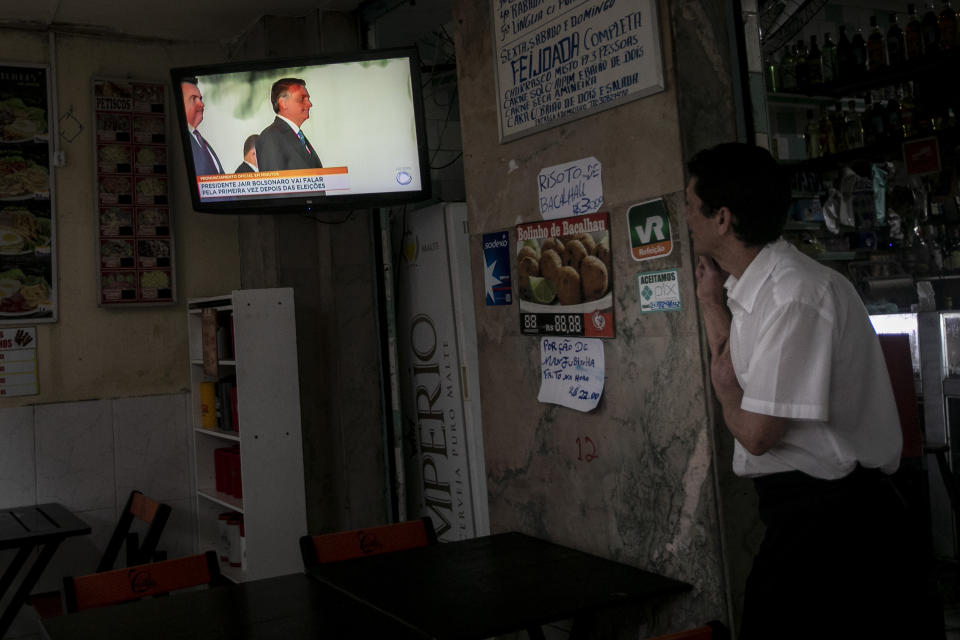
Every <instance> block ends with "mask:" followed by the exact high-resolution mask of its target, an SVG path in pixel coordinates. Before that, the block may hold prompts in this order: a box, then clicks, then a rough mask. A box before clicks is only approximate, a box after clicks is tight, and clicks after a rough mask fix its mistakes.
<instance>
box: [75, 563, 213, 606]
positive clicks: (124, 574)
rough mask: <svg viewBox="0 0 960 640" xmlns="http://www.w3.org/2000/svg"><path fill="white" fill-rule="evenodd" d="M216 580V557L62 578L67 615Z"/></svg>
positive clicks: (144, 565)
mask: <svg viewBox="0 0 960 640" xmlns="http://www.w3.org/2000/svg"><path fill="white" fill-rule="evenodd" d="M219 580H220V565H219V564H218V563H217V556H216V553H214V552H213V551H208V552H206V553H203V554H200V555H195V556H188V557H186V558H176V559H174V560H164V561H162V562H152V563H149V564H141V565H136V566H133V567H129V568H126V569H115V570H113V571H106V572H104V573H92V574H90V575H86V576H80V577H77V578H70V577H67V578H64V579H63V586H64V596H65V598H66V602H67V612H68V613H74V612H76V611H82V610H84V609H90V608H93V607H103V606H107V605H112V604H119V603H121V602H127V601H130V600H137V599H139V598H143V597H146V596H154V595H158V594H163V593H168V592H170V591H176V590H177V589H185V588H187V587H195V586H197V585H203V584H207V585H213V584H216V583H217V582H218V581H219Z"/></svg>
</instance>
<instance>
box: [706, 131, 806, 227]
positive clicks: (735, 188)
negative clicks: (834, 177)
mask: <svg viewBox="0 0 960 640" xmlns="http://www.w3.org/2000/svg"><path fill="white" fill-rule="evenodd" d="M687 172H688V173H689V175H690V178H695V179H696V182H695V183H694V186H693V190H694V192H696V194H697V197H698V198H700V200H701V201H703V205H702V207H701V213H702V214H703V215H704V216H706V217H708V218H712V217H713V216H715V215H716V214H717V211H719V210H720V209H721V208H722V207H726V208H728V209H729V210H730V212H731V213H733V219H732V221H731V224H732V226H733V233H734V235H735V236H736V238H737V239H738V240H740V241H741V242H743V243H744V244H746V245H748V246H763V245H765V244H767V243H769V242H773V241H774V240H776V239H777V238H779V237H780V234H781V232H782V231H783V227H784V225H785V224H786V222H787V209H788V208H789V206H790V179H789V176H788V175H787V172H786V171H784V170H783V169H782V168H781V167H780V165H778V164H777V161H776V160H774V159H773V156H771V155H770V152H769V151H767V150H766V149H764V148H762V147H756V146H753V145H748V144H743V143H740V142H727V143H724V144H718V145H717V146H715V147H713V148H710V149H704V150H702V151H698V152H697V153H696V154H695V155H694V156H693V158H691V159H690V161H689V162H687Z"/></svg>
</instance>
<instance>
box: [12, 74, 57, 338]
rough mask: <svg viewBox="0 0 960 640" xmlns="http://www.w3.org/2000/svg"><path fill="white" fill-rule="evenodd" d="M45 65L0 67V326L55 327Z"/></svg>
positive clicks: (51, 192) (51, 202)
mask: <svg viewBox="0 0 960 640" xmlns="http://www.w3.org/2000/svg"><path fill="white" fill-rule="evenodd" d="M50 95H51V92H50V72H49V68H48V67H46V66H45V65H29V64H16V63H14V64H2V63H0V325H11V324H14V325H22V324H23V323H24V322H29V323H31V324H32V323H39V322H56V320H57V252H56V239H55V236H56V224H54V211H55V207H54V198H53V179H52V175H51V174H52V165H53V163H52V162H51V157H52V146H51V145H52V141H51V136H50V131H51V130H52V127H51V117H52V116H51V108H52V105H50V104H49V96H50Z"/></svg>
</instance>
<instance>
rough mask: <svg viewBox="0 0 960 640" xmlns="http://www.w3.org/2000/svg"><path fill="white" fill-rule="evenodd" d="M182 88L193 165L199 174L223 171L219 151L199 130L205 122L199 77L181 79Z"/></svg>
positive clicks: (212, 173) (206, 174) (213, 173)
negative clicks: (198, 84) (198, 86)
mask: <svg viewBox="0 0 960 640" xmlns="http://www.w3.org/2000/svg"><path fill="white" fill-rule="evenodd" d="M180 90H181V92H182V93H183V110H184V113H185V114H186V116H187V130H189V131H190V149H191V151H193V166H194V167H195V168H196V170H197V175H198V176H209V175H215V174H218V173H223V165H222V164H220V158H218V157H217V152H216V151H214V150H213V147H211V146H210V143H208V142H207V141H206V140H205V139H204V138H203V136H201V135H200V132H199V131H198V130H197V127H199V126H200V123H201V122H203V96H201V95H200V89H198V88H197V79H196V78H184V79H183V80H181V81H180Z"/></svg>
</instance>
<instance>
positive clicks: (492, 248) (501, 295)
mask: <svg viewBox="0 0 960 640" xmlns="http://www.w3.org/2000/svg"><path fill="white" fill-rule="evenodd" d="M483 287H484V289H485V290H486V296H484V297H485V298H486V300H487V304H488V305H497V304H511V303H512V302H513V294H512V293H511V286H510V238H509V235H508V232H506V231H498V232H496V233H485V234H483Z"/></svg>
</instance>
